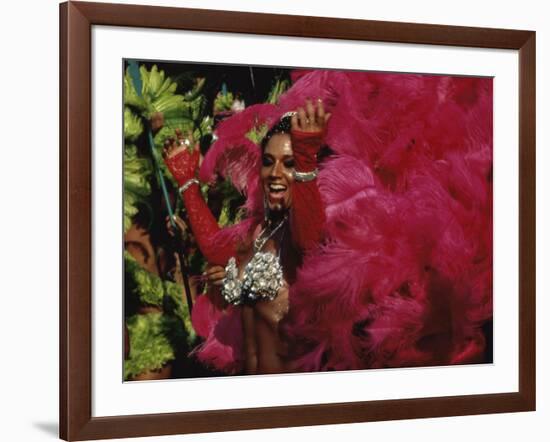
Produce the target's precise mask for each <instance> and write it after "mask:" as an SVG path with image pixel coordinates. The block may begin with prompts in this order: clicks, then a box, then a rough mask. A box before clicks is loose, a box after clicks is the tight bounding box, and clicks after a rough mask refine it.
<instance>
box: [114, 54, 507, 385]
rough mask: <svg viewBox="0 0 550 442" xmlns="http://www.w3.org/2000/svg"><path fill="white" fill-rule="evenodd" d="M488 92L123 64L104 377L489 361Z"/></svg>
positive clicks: (342, 73) (433, 77)
mask: <svg viewBox="0 0 550 442" xmlns="http://www.w3.org/2000/svg"><path fill="white" fill-rule="evenodd" d="M493 80H494V78H493V77H491V76H466V75H452V74H445V75H443V74H433V73H429V72H427V73H421V72H419V73H416V72H412V73H405V72H380V71H357V70H343V69H321V68H315V67H308V66H263V65H244V64H221V63H217V64H214V63H197V62H190V61H186V60H149V59H124V60H123V61H122V69H121V76H120V78H119V79H116V78H113V81H120V82H123V91H124V96H123V98H122V105H121V108H120V112H121V113H123V121H124V125H123V126H124V133H123V134H121V135H122V139H123V142H122V143H121V150H122V152H121V156H122V155H123V158H124V160H123V176H124V195H123V203H124V204H123V206H124V207H121V211H120V212H119V213H112V222H113V223H120V225H121V244H122V247H123V250H122V252H121V257H123V263H122V265H123V271H124V278H123V289H122V293H121V296H122V297H123V306H124V308H123V311H124V315H123V318H121V327H123V330H124V332H123V336H124V342H122V343H121V345H123V347H124V361H121V365H122V366H123V370H122V371H123V373H122V377H123V380H124V381H133V382H137V381H144V380H163V379H183V378H205V377H220V376H243V375H266V374H270V375H282V374H294V373H300V374H302V375H307V374H308V373H313V372H327V371H338V372H341V371H348V370H372V369H402V368H412V367H433V366H437V367H444V366H454V365H466V364H492V363H493ZM497 173H498V171H497Z"/></svg>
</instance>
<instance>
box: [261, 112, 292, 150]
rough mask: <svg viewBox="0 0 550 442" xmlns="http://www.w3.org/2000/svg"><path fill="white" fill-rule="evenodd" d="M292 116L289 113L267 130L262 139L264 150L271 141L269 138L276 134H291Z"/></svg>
mask: <svg viewBox="0 0 550 442" xmlns="http://www.w3.org/2000/svg"><path fill="white" fill-rule="evenodd" d="M291 118H292V116H291V115H287V116H286V117H283V118H281V119H280V120H279V121H278V122H277V124H275V126H273V127H272V128H271V129H269V130H268V131H267V133H266V134H265V137H264V138H263V140H262V144H261V146H262V152H263V151H264V150H265V147H266V146H267V143H269V140H270V139H271V137H272V136H273V135H275V134H290V119H291Z"/></svg>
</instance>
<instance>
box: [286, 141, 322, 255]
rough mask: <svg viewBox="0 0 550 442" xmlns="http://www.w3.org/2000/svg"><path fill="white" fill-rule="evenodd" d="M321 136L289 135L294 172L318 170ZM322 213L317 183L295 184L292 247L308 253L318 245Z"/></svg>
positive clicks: (291, 219) (313, 181) (320, 235)
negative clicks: (293, 245)
mask: <svg viewBox="0 0 550 442" xmlns="http://www.w3.org/2000/svg"><path fill="white" fill-rule="evenodd" d="M324 135H325V134H324V132H302V131H297V130H293V131H292V132H291V138H292V150H293V154H294V161H295V169H296V171H297V172H311V171H312V170H315V168H316V167H317V153H318V152H319V149H320V148H321V144H322V142H323V138H324ZM324 225H325V211H324V208H323V203H322V201H321V195H320V194H319V188H318V187H317V179H314V180H312V181H308V182H301V181H294V184H293V185H292V209H291V214H290V229H291V232H292V240H293V242H294V244H295V245H296V246H297V247H298V248H299V249H300V250H302V251H304V252H305V251H307V250H308V249H310V248H311V247H313V246H315V245H316V244H318V243H319V241H320V240H321V238H322V236H323V229H324Z"/></svg>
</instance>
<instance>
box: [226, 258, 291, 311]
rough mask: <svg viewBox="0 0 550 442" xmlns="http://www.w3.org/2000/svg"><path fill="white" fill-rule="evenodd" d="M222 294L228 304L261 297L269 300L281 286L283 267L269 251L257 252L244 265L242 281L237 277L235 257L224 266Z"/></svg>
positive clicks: (253, 300)
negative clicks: (224, 274)
mask: <svg viewBox="0 0 550 442" xmlns="http://www.w3.org/2000/svg"><path fill="white" fill-rule="evenodd" d="M225 272H226V276H225V278H224V281H223V288H222V295H223V297H224V298H225V300H226V301H227V302H228V303H230V304H235V305H238V304H247V303H251V302H255V301H258V300H261V299H268V300H270V301H272V300H274V299H275V298H276V297H277V293H279V290H280V289H281V287H282V286H283V283H284V279H283V267H282V266H281V263H280V262H279V259H278V258H277V257H276V256H275V255H274V254H273V253H271V252H264V253H262V252H258V253H256V254H254V256H253V257H252V259H251V260H250V261H249V263H248V264H247V265H246V267H245V269H244V274H243V281H242V282H241V281H239V279H238V269H237V265H236V262H235V258H231V259H230V260H229V262H228V264H227V266H226V268H225Z"/></svg>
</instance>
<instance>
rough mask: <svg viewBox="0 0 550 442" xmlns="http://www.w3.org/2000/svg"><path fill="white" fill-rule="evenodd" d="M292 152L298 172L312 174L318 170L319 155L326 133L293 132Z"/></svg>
mask: <svg viewBox="0 0 550 442" xmlns="http://www.w3.org/2000/svg"><path fill="white" fill-rule="evenodd" d="M290 135H291V138H292V151H293V154H294V161H295V164H296V165H295V168H296V171H298V172H311V171H313V170H315V169H316V168H317V154H318V153H319V150H320V149H321V145H322V144H323V140H324V138H325V131H321V132H303V131H301V130H292V131H291V133H290Z"/></svg>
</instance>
